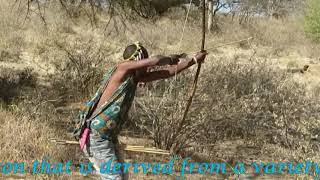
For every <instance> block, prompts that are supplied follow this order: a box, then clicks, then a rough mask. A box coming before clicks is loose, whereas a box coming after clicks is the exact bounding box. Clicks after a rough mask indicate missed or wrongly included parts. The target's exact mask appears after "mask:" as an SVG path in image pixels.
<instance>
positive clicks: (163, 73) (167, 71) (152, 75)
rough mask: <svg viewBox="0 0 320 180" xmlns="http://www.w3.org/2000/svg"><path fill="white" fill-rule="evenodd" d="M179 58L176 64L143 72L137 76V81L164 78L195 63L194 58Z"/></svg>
mask: <svg viewBox="0 0 320 180" xmlns="http://www.w3.org/2000/svg"><path fill="white" fill-rule="evenodd" d="M179 60H180V61H179V64H177V65H171V66H169V67H167V68H164V69H161V70H158V71H154V72H148V73H145V74H143V76H142V77H138V81H139V82H151V81H155V80H160V79H166V78H169V77H172V76H174V75H176V74H178V73H180V72H181V71H183V70H185V69H187V68H189V67H190V66H192V65H194V64H195V63H196V62H195V60H194V59H191V58H179Z"/></svg>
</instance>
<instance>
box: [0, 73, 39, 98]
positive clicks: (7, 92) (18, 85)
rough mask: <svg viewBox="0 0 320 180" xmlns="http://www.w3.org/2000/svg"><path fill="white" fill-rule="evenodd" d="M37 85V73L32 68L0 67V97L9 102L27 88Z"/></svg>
mask: <svg viewBox="0 0 320 180" xmlns="http://www.w3.org/2000/svg"><path fill="white" fill-rule="evenodd" d="M36 85H37V75H36V74H35V73H34V72H33V70H32V69H29V68H26V69H23V70H14V69H10V68H0V99H2V100H3V101H4V102H6V103H9V102H10V101H12V100H13V98H17V97H19V96H20V95H24V94H22V92H23V91H26V90H27V89H30V88H34V87H35V86H36Z"/></svg>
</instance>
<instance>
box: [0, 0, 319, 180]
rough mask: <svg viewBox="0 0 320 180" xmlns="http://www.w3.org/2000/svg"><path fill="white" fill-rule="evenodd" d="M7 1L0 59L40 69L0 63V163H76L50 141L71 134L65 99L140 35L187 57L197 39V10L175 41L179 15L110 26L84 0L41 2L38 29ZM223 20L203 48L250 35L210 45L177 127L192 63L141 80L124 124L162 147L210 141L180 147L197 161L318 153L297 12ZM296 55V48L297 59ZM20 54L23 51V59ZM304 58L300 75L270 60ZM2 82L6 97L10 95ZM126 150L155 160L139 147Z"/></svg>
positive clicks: (311, 52)
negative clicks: (73, 5)
mask: <svg viewBox="0 0 320 180" xmlns="http://www.w3.org/2000/svg"><path fill="white" fill-rule="evenodd" d="M10 2H11V1H10ZM10 2H9V1H7V0H1V1H0V4H1V5H2V6H3V7H5V8H4V9H10V8H9V7H14V8H13V9H12V12H17V10H20V13H19V14H15V13H11V12H9V11H8V10H6V11H1V12H0V17H6V18H0V24H1V28H0V39H1V40H0V63H1V61H2V63H5V64H9V63H8V62H17V60H20V62H17V63H21V64H23V65H26V66H32V68H33V71H34V72H36V73H39V76H37V75H36V74H34V75H32V76H31V75H30V73H31V72H29V71H28V72H24V71H23V70H22V71H14V72H9V71H8V70H5V69H3V68H0V101H5V102H6V103H1V104H2V105H0V108H1V109H0V117H1V118H0V123H1V124H2V126H1V127H0V137H1V139H0V145H1V148H0V151H1V154H0V159H1V160H6V161H32V160H34V159H41V158H42V157H43V156H50V157H52V158H53V159H52V161H67V160H70V159H71V160H73V161H76V162H77V161H79V160H80V158H79V157H78V152H77V151H76V152H77V153H76V154H74V152H75V149H76V148H75V147H74V148H71V147H54V146H52V145H51V144H49V142H48V141H47V139H49V138H52V137H55V138H70V137H69V136H67V135H66V131H67V125H66V124H69V122H70V120H71V119H72V118H73V117H74V115H75V114H76V112H77V111H76V108H74V107H72V105H71V103H79V102H80V101H81V102H83V99H87V98H88V97H89V96H90V95H91V94H93V92H94V90H95V88H96V87H97V84H98V83H99V80H100V79H101V76H102V74H103V73H104V72H105V70H106V68H107V67H110V66H113V65H114V64H115V63H117V62H118V61H120V60H121V52H122V51H123V47H124V46H125V45H126V44H128V43H131V42H134V41H141V42H142V43H143V44H144V45H145V46H146V47H147V48H148V49H150V53H151V54H158V53H161V54H172V53H181V52H187V53H189V54H192V53H193V52H195V51H197V50H198V49H199V47H198V46H199V44H200V41H201V29H200V28H199V27H200V25H199V23H200V22H198V21H197V20H198V18H197V17H198V12H192V13H191V16H190V19H189V21H188V23H187V26H186V30H185V34H184V37H183V39H182V41H181V37H182V36H181V35H182V33H181V31H182V25H183V20H184V18H183V16H184V14H183V13H181V12H170V13H168V14H166V15H165V16H163V17H159V18H157V19H155V20H152V21H151V20H144V19H139V18H136V19H130V20H124V19H121V17H120V16H114V17H113V19H111V21H110V24H109V26H107V27H106V26H105V25H106V24H107V23H108V22H109V16H106V15H105V14H103V13H102V14H98V15H97V22H96V24H95V25H93V24H92V22H91V21H90V17H89V16H88V15H85V13H84V12H85V9H82V10H81V12H80V11H79V12H76V11H75V12H73V16H74V17H73V19H70V18H69V17H68V14H67V13H66V12H65V11H64V10H63V9H61V8H57V4H54V3H52V4H50V6H48V7H47V9H46V24H47V25H46V26H44V25H43V21H41V19H40V18H39V16H38V15H37V14H35V13H34V12H36V11H31V12H30V13H31V14H30V16H29V18H27V19H26V22H25V23H24V24H23V21H24V17H25V16H24V15H25V13H26V12H25V11H23V10H22V9H21V7H20V8H18V7H17V6H13V4H12V3H10ZM1 8H2V7H1ZM34 10H36V9H34ZM22 25H23V26H22ZM219 26H220V29H221V31H220V32H218V33H208V34H207V43H206V46H207V48H212V47H214V46H215V45H217V44H221V43H224V42H229V41H235V40H237V39H243V38H247V37H254V40H253V41H250V42H249V43H242V44H235V45H233V46H228V47H222V48H218V49H214V50H211V51H210V52H209V53H210V54H209V57H208V60H207V62H206V63H205V65H204V68H203V71H202V73H201V81H200V83H199V88H198V90H197V95H196V98H195V100H194V103H193V105H192V108H191V111H190V113H189V116H188V118H187V121H186V122H185V123H184V124H183V127H184V128H183V130H181V131H179V132H177V129H176V128H175V127H176V125H177V124H178V123H177V122H179V120H180V119H181V116H182V113H183V110H184V108H185V102H186V98H187V93H188V91H189V85H190V82H191V80H192V79H193V72H194V69H191V70H188V71H187V72H186V73H183V74H181V75H180V76H178V77H177V78H173V79H170V80H163V81H159V82H156V83H150V84H148V85H147V87H145V88H143V89H139V92H138V94H137V99H136V102H135V104H134V106H133V108H132V116H131V117H132V118H131V119H132V121H130V122H128V124H127V125H128V128H127V129H129V130H131V131H133V132H134V133H137V134H140V135H141V136H145V135H148V136H152V138H153V139H152V141H153V142H152V141H151V142H150V140H149V141H148V144H149V145H151V144H150V143H153V144H154V145H156V146H158V147H160V148H164V149H170V148H175V149H179V148H183V147H184V146H188V145H192V146H197V145H203V144H215V146H214V147H201V148H200V147H198V148H193V149H192V148H187V151H184V150H181V151H180V152H181V155H182V156H187V155H192V156H193V157H194V158H195V159H197V158H198V160H204V159H206V160H209V159H210V160H220V159H224V160H227V161H230V162H233V161H236V160H245V159H246V157H249V156H250V157H251V158H253V159H261V160H265V161H274V160H279V159H285V160H293V159H294V160H305V159H307V158H311V159H315V160H316V154H315V153H316V152H317V151H318V146H317V145H316V144H317V142H318V141H315V140H314V139H315V137H317V136H319V134H318V129H319V128H320V124H319V123H318V120H319V117H320V115H319V99H318V97H319V93H320V90H319V89H320V88H319V85H318V84H316V83H315V82H318V81H314V79H317V78H319V74H317V72H319V69H317V68H316V67H317V65H316V64H317V63H319V59H318V58H319V54H318V52H320V51H319V45H316V44H313V43H312V42H309V40H308V39H306V38H305V36H304V33H303V29H301V28H299V26H300V24H299V22H297V21H296V20H288V21H279V20H270V19H252V20H250V22H247V23H244V24H241V25H239V23H238V22H237V21H231V18H230V17H220V22H219ZM35 27H36V28H35ZM180 42H181V43H180ZM293 52H294V53H295V54H298V55H297V56H296V57H295V59H294V60H293V58H291V56H290V54H292V53H293ZM23 53H24V54H28V55H29V56H28V57H27V58H21V54H23ZM300 57H305V58H307V59H308V61H309V60H310V61H311V60H312V62H314V65H311V72H310V73H309V74H306V75H303V76H302V75H297V76H298V77H299V78H296V77H295V76H292V75H290V74H286V71H284V70H282V69H279V68H278V66H283V64H286V65H288V66H292V67H295V66H298V67H300V66H301V64H303V63H309V62H308V61H307V60H303V63H302V62H301V61H300V59H299V58H300ZM283 58H287V59H289V60H288V61H285V62H284V61H282V59H283ZM21 60H23V61H21ZM281 63H283V64H281ZM31 74H32V73H31ZM297 79H298V80H297ZM301 82H306V85H305V84H304V83H301ZM186 85H187V86H186ZM309 85H310V86H309ZM3 87H5V88H3ZM25 87H27V88H25ZM30 87H31V89H30ZM8 89H10V90H11V91H10V92H11V93H13V94H8ZM310 92H311V93H310ZM8 97H10V98H9V99H8ZM12 100H14V101H12ZM9 139H15V141H14V142H12V141H8V140H9ZM234 139H240V140H234ZM134 141H135V140H128V143H134ZM233 142H234V143H233ZM137 143H139V144H141V143H142V142H141V141H139V142H137ZM228 143H229V145H228ZM230 143H231V144H233V146H232V145H230ZM226 144H227V145H226ZM247 147H249V148H247ZM252 147H253V148H252ZM239 149H242V151H240V150H239ZM243 149H245V150H243ZM246 150H247V151H246ZM238 152H239V153H238ZM206 154H207V155H206ZM208 155H209V156H208ZM132 158H134V159H137V158H138V159H141V160H146V161H152V160H153V159H152V158H151V159H150V158H148V156H147V155H145V156H144V155H143V156H140V157H137V155H135V156H134V155H133V156H132ZM268 158H269V159H268ZM134 178H137V179H139V178H142V177H140V176H136V177H134ZM143 178H145V177H143ZM152 178H154V177H150V179H152ZM157 178H159V177H157ZM166 178H167V177H166ZM194 178H195V177H194ZM197 178H200V177H198V176H197Z"/></svg>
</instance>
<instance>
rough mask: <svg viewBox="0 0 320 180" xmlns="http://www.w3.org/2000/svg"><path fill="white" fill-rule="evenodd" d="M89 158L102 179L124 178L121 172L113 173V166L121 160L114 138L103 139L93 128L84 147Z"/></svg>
mask: <svg viewBox="0 0 320 180" xmlns="http://www.w3.org/2000/svg"><path fill="white" fill-rule="evenodd" d="M84 151H85V153H86V155H88V156H89V160H90V161H91V162H92V163H93V164H94V168H95V169H96V171H97V174H99V175H100V176H101V179H102V180H122V179H123V178H122V171H121V173H118V172H117V173H113V171H112V170H113V166H114V164H115V163H117V162H120V161H119V160H118V159H117V157H116V152H115V145H114V143H113V142H112V139H111V138H110V139H103V138H101V137H100V135H99V134H98V133H97V132H96V131H94V130H93V132H91V133H90V138H89V141H88V143H87V147H86V148H85V149H84Z"/></svg>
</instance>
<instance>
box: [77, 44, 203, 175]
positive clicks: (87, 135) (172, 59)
mask: <svg viewBox="0 0 320 180" xmlns="http://www.w3.org/2000/svg"><path fill="white" fill-rule="evenodd" d="M206 55H207V53H206V52H205V51H204V52H198V53H197V54H196V55H195V56H194V57H193V58H186V57H182V56H180V55H175V56H161V55H158V56H153V57H149V55H148V51H147V50H146V48H144V47H143V46H142V45H141V44H140V43H134V44H131V45H129V46H127V47H126V49H125V51H124V53H123V59H124V61H122V62H120V63H119V64H118V65H117V66H116V67H114V68H112V69H111V70H110V71H109V72H108V73H107V74H106V76H105V77H104V81H103V82H102V84H101V87H100V88H99V89H98V91H97V93H96V94H95V96H94V97H93V98H92V99H91V100H90V101H89V102H88V103H87V109H86V111H84V113H83V114H84V118H83V119H84V121H85V123H83V126H82V127H81V130H80V131H81V132H80V133H79V138H81V139H82V140H81V139H80V144H81V141H82V143H83V144H84V145H83V147H82V149H83V150H84V152H85V154H86V155H87V156H88V157H89V160H90V161H91V162H92V163H93V165H94V168H95V169H96V171H97V173H99V175H100V176H101V178H102V179H104V180H106V179H126V178H125V174H124V173H123V171H121V172H122V173H117V174H112V173H105V174H104V173H100V167H101V165H102V164H105V163H106V162H108V161H110V160H113V161H112V162H123V159H121V156H119V152H118V150H117V148H115V147H116V146H117V145H118V140H117V135H118V134H119V132H120V130H121V128H122V125H123V124H124V122H125V121H126V119H127V116H128V111H129V109H130V106H131V104H132V101H133V99H134V96H135V91H136V88H137V84H138V83H145V82H151V81H156V80H160V79H165V78H169V77H172V76H175V75H176V74H178V73H180V72H181V71H183V70H185V69H187V68H189V67H191V66H192V65H194V64H197V63H203V62H204V59H205V57H206ZM156 66H163V68H161V70H156V71H149V69H150V68H153V67H156ZM84 129H85V130H84Z"/></svg>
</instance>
